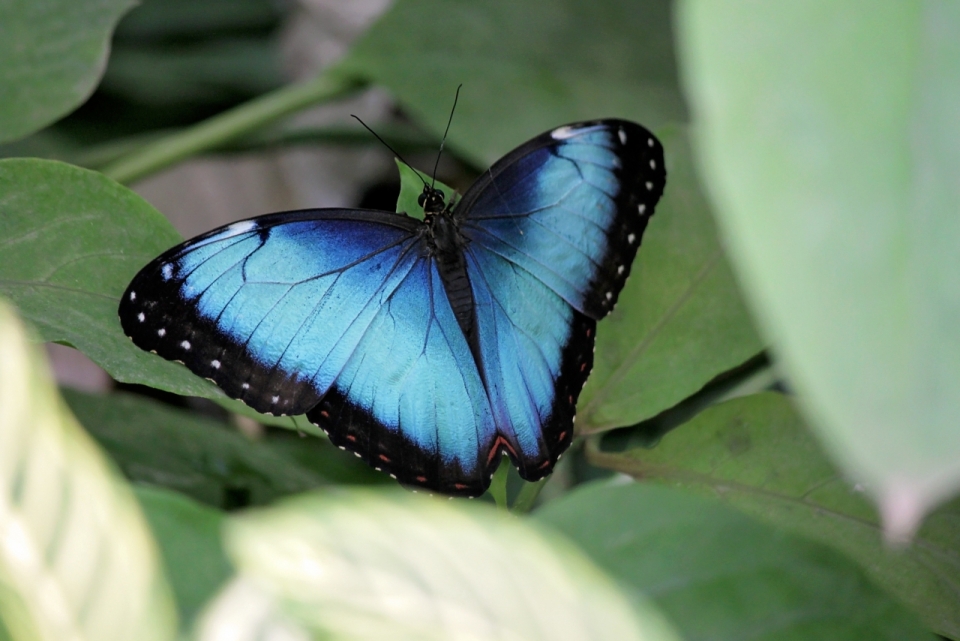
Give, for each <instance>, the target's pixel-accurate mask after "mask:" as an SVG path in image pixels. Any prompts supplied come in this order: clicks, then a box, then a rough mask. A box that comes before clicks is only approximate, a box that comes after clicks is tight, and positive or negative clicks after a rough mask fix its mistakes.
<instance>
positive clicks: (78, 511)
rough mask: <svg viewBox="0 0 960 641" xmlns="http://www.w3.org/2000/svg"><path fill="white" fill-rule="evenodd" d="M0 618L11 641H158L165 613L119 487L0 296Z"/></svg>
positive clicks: (170, 626)
mask: <svg viewBox="0 0 960 641" xmlns="http://www.w3.org/2000/svg"><path fill="white" fill-rule="evenodd" d="M0 354H2V355H3V358H0V619H3V621H4V625H5V627H6V628H7V629H8V631H9V632H10V634H11V637H12V638H13V639H14V640H15V641H25V640H26V639H43V640H49V641H62V640H63V639H75V640H77V641H109V640H111V639H116V640H117V641H127V640H128V639H144V640H146V641H150V640H156V641H165V640H168V639H173V638H174V636H175V631H176V625H177V624H176V613H175V610H174V606H173V602H172V599H171V598H170V591H169V587H168V586H167V584H166V581H165V579H164V576H163V571H162V569H161V566H160V560H159V557H158V555H157V551H156V548H155V547H154V542H153V540H152V539H151V538H150V534H149V530H148V528H147V526H146V523H145V522H144V520H143V516H142V514H141V513H140V511H139V510H138V509H137V503H136V500H135V499H134V497H133V495H132V493H131V492H130V489H129V488H128V487H127V485H126V484H125V483H124V482H123V480H122V479H121V478H119V476H118V475H117V474H116V472H115V471H114V470H113V468H112V467H111V466H110V465H109V464H108V463H107V461H106V459H105V458H104V456H103V454H102V453H101V452H100V451H99V450H98V449H97V447H96V445H95V444H94V443H93V441H92V440H91V439H90V438H89V437H88V436H87V435H86V434H85V433H84V431H83V429H81V428H80V426H79V425H77V423H76V421H75V420H74V419H73V417H72V416H71V415H70V412H69V411H68V410H67V409H66V407H65V406H64V404H63V402H62V401H61V399H60V398H59V397H58V396H57V393H56V388H55V387H54V385H53V382H52V381H51V379H50V375H49V373H48V372H47V371H46V367H45V364H44V363H43V360H42V358H41V357H40V356H39V355H38V353H37V349H36V348H35V347H33V346H31V345H30V344H29V343H28V341H27V336H26V331H25V329H24V327H23V325H22V324H21V323H20V322H19V321H18V319H17V318H16V316H15V314H14V313H13V310H12V308H11V306H10V305H8V304H7V303H6V302H0Z"/></svg>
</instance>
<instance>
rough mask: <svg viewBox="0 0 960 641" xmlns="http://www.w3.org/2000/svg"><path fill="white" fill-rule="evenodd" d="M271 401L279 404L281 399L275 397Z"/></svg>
mask: <svg viewBox="0 0 960 641" xmlns="http://www.w3.org/2000/svg"><path fill="white" fill-rule="evenodd" d="M270 400H271V401H273V402H274V403H277V402H278V401H279V400H280V397H279V396H274V397H273V398H271V399H270Z"/></svg>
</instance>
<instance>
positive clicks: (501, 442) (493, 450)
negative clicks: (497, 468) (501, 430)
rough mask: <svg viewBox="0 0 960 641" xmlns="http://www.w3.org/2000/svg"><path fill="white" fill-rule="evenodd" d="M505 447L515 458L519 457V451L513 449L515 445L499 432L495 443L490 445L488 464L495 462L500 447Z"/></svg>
mask: <svg viewBox="0 0 960 641" xmlns="http://www.w3.org/2000/svg"><path fill="white" fill-rule="evenodd" d="M501 447H502V448H503V449H505V450H506V451H507V452H509V453H510V454H511V455H512V456H513V457H514V458H516V457H517V452H516V451H515V450H514V449H513V446H511V445H510V443H508V442H507V440H506V439H504V438H503V437H502V436H501V435H499V434H497V438H496V440H495V441H494V442H493V445H491V446H490V453H489V454H487V465H490V464H491V463H493V459H494V458H496V456H497V454H499V453H500V448H501Z"/></svg>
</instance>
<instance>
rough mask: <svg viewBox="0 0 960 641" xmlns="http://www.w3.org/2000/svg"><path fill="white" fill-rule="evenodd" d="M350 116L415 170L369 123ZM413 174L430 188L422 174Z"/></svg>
mask: <svg viewBox="0 0 960 641" xmlns="http://www.w3.org/2000/svg"><path fill="white" fill-rule="evenodd" d="M350 116H351V117H352V118H356V119H357V122H359V123H360V124H361V125H363V127H364V128H365V129H366V130H367V131H369V132H370V133H372V134H373V135H374V136H375V137H376V139H377V140H379V141H380V142H381V143H383V146H384V147H386V148H387V149H389V150H390V151H392V152H393V155H394V156H396V157H397V158H399V159H400V162H402V163H403V164H404V165H406V166H407V167H409V168H410V169H413V165H411V164H410V163H408V162H407V161H406V160H404V159H403V156H401V155H400V153H399V152H398V151H397V150H396V149H394V148H393V147H391V146H390V145H388V144H387V141H386V140H384V139H383V138H381V137H380V136H379V135H378V134H377V132H375V131H374V130H373V129H371V128H370V127H368V126H367V123H365V122H363V121H362V120H360V116H357V115H355V114H350ZM440 149H443V143H441V144H440ZM413 173H415V174H416V175H417V178H419V179H420V182H422V183H423V186H424V187H427V186H428V185H427V181H426V180H424V179H423V176H421V175H420V172H419V171H417V170H416V169H413Z"/></svg>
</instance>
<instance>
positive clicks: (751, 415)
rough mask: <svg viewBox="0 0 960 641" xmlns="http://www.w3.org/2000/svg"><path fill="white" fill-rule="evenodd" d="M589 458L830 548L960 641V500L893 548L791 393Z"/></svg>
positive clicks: (741, 402) (748, 402) (711, 414)
mask: <svg viewBox="0 0 960 641" xmlns="http://www.w3.org/2000/svg"><path fill="white" fill-rule="evenodd" d="M589 457H590V460H591V461H592V462H593V463H595V464H598V465H601V466H603V467H608V468H612V469H616V470H619V471H621V472H625V473H627V474H631V475H634V476H636V477H637V478H643V479H650V480H658V481H662V482H664V483H669V484H670V485H680V486H683V487H686V488H688V489H691V490H694V491H697V492H700V493H703V494H707V495H710V496H715V497H719V498H721V499H723V500H724V501H725V502H727V503H730V504H731V505H734V506H736V507H737V508H739V509H741V510H743V511H745V512H749V513H750V514H753V515H755V516H757V517H758V518H761V519H763V520H765V521H768V522H770V523H773V524H774V525H777V526H779V527H782V528H785V529H789V530H792V531H795V532H798V533H801V534H804V535H806V536H808V537H810V538H813V539H816V540H818V541H821V542H823V543H825V544H827V545H830V546H832V547H834V548H836V549H838V550H840V551H842V552H844V553H845V554H846V555H847V556H849V557H850V558H852V559H855V560H856V561H857V562H859V563H860V565H861V566H862V567H863V568H864V569H865V570H866V571H867V572H868V573H869V574H870V575H871V576H872V577H873V579H874V580H875V581H877V583H879V584H880V585H882V586H884V587H885V588H886V589H888V590H889V591H890V592H892V593H893V594H895V595H897V596H898V597H899V598H900V599H901V600H902V601H903V602H904V603H908V604H910V605H911V606H912V607H913V609H914V610H915V611H916V612H918V613H920V614H921V615H922V616H923V619H924V621H925V622H926V623H927V625H929V626H930V627H931V628H933V629H934V630H937V631H938V632H941V633H943V634H946V635H949V636H951V637H952V638H960V501H954V502H953V503H950V504H948V505H946V506H944V507H942V508H941V509H939V510H937V511H936V512H934V513H933V514H932V515H931V516H930V517H928V519H927V520H926V522H925V523H924V525H923V528H922V529H921V530H920V532H919V533H918V534H917V537H916V539H915V540H914V541H913V542H912V543H911V544H909V545H907V546H905V547H903V548H902V549H891V548H890V546H888V545H886V544H885V543H884V540H883V533H882V531H881V528H880V523H879V518H878V516H877V513H876V509H875V508H874V507H873V504H872V503H871V502H870V501H869V500H868V498H867V496H866V494H865V493H864V491H863V490H864V488H862V487H857V486H855V485H853V484H851V483H849V482H847V481H846V480H845V479H844V478H843V477H842V476H841V475H840V474H839V473H837V471H836V469H835V468H834V467H833V466H832V465H831V464H830V462H829V461H828V460H827V458H826V457H825V456H824V454H823V453H822V451H821V449H820V447H819V446H818V444H817V443H816V442H815V441H814V439H813V436H812V435H811V433H810V431H809V430H808V429H807V427H806V425H804V423H803V421H802V419H801V418H800V416H799V415H798V414H797V413H796V411H795V410H794V408H793V405H792V403H791V401H790V399H788V398H787V397H785V396H782V395H779V394H774V393H767V394H757V395H754V396H748V397H745V398H741V399H736V400H733V401H730V402H728V403H724V404H722V405H718V406H716V407H714V408H711V409H709V410H707V411H705V412H703V413H702V414H700V415H699V416H697V417H696V418H694V419H693V420H692V421H690V422H689V423H687V424H685V425H683V426H682V427H681V428H680V429H677V430H675V431H673V432H671V433H669V434H667V435H666V436H664V437H663V440H661V441H660V443H659V444H658V445H657V446H656V447H654V448H653V449H643V448H639V447H638V448H635V449H629V450H627V451H625V452H622V453H610V452H591V453H590V455H589Z"/></svg>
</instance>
